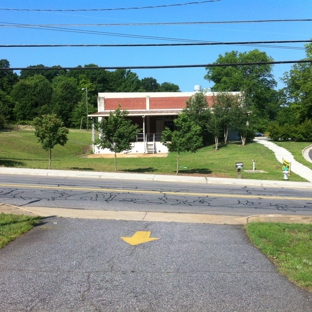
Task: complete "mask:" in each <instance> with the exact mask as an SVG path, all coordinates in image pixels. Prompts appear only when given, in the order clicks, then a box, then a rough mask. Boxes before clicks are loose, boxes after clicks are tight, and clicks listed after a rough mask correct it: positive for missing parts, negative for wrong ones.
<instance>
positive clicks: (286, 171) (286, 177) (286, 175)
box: [283, 167, 289, 180]
mask: <svg viewBox="0 0 312 312" xmlns="http://www.w3.org/2000/svg"><path fill="white" fill-rule="evenodd" d="M288 174H289V171H288V168H287V167H284V168H283V175H284V177H283V180H289V178H288Z"/></svg>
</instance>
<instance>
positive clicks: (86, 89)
mask: <svg viewBox="0 0 312 312" xmlns="http://www.w3.org/2000/svg"><path fill="white" fill-rule="evenodd" d="M81 90H85V91H86V111H87V130H89V120H88V115H89V111H88V88H87V87H86V88H82V89H81Z"/></svg>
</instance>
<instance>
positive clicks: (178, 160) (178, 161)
mask: <svg viewBox="0 0 312 312" xmlns="http://www.w3.org/2000/svg"><path fill="white" fill-rule="evenodd" d="M179 166H180V153H179V152H178V157H177V171H176V174H178V173H179Z"/></svg>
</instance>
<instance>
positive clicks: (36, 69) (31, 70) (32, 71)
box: [20, 64, 66, 82]
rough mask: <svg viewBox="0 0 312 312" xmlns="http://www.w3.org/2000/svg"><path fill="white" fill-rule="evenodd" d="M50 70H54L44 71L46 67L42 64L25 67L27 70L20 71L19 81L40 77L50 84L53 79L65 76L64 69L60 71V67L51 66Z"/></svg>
mask: <svg viewBox="0 0 312 312" xmlns="http://www.w3.org/2000/svg"><path fill="white" fill-rule="evenodd" d="M52 68H55V69H46V66H45V65H43V64H39V65H31V66H27V69H22V70H21V75H20V79H26V78H28V77H31V76H36V75H42V76H43V77H45V78H47V79H48V80H49V81H50V82H52V80H53V79H54V78H55V77H58V76H65V75H66V69H62V67H61V66H60V65H55V66H52Z"/></svg>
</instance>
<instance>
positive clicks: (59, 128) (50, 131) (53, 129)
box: [33, 114, 68, 169]
mask: <svg viewBox="0 0 312 312" xmlns="http://www.w3.org/2000/svg"><path fill="white" fill-rule="evenodd" d="M33 125H34V127H35V135H36V137H37V138H38V142H40V143H41V146H42V148H43V149H44V150H46V151H49V169H51V161H52V149H53V147H54V146H55V145H57V144H59V145H61V146H64V145H65V143H66V142H67V140H68V138H67V134H68V129H67V128H66V127H64V126H63V122H62V120H61V119H59V118H58V117H57V116H56V114H49V115H43V116H42V117H41V118H39V117H37V118H35V119H34V121H33Z"/></svg>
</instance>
